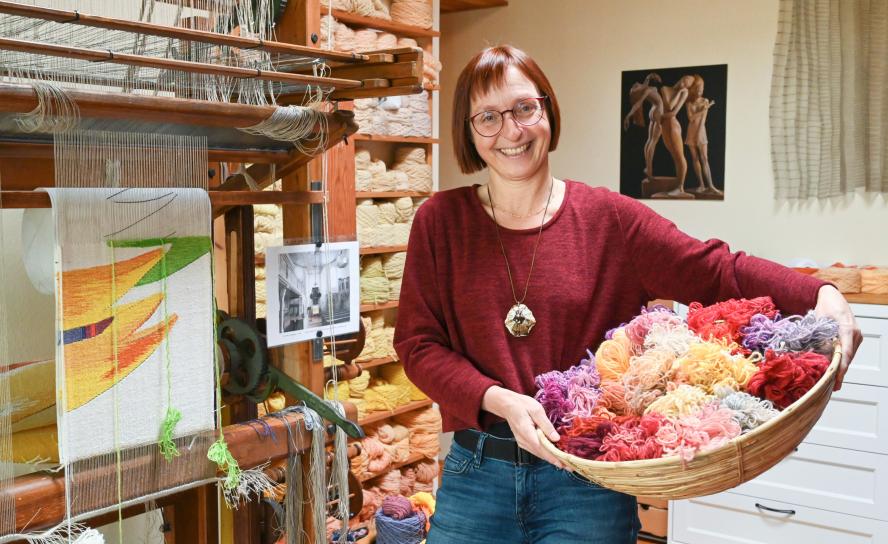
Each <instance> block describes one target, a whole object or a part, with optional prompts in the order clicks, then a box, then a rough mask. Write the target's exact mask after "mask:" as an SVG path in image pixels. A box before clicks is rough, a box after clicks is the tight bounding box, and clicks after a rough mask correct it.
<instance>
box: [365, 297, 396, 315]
mask: <svg viewBox="0 0 888 544" xmlns="http://www.w3.org/2000/svg"><path fill="white" fill-rule="evenodd" d="M397 307H398V301H397V300H391V301H389V302H383V303H382V304H361V312H362V313H363V312H374V311H376V310H391V309H392V308H397Z"/></svg>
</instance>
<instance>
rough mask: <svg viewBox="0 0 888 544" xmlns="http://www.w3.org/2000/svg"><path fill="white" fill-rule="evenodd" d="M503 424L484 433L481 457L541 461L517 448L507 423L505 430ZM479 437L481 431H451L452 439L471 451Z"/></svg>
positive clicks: (518, 463) (518, 462)
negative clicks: (489, 432) (488, 432)
mask: <svg viewBox="0 0 888 544" xmlns="http://www.w3.org/2000/svg"><path fill="white" fill-rule="evenodd" d="M503 425H504V424H503ZM503 425H495V426H494V428H491V433H492V434H487V435H486V437H485V439H484V448H483V450H482V452H481V455H482V457H489V458H492V459H499V460H501V461H508V462H510V463H515V464H516V465H532V464H533V463H536V462H537V461H541V459H540V458H539V457H537V456H536V455H534V454H532V453H530V452H529V451H527V450H524V449H521V448H519V447H518V443H517V442H515V439H514V438H512V432H511V430H509V428H508V425H505V430H503V429H502V426H503ZM480 438H481V433H480V432H478V431H475V430H463V431H456V432H455V433H453V441H454V442H456V443H457V444H459V445H460V446H462V447H464V448H465V449H467V450H469V451H471V452H474V451H475V450H476V449H477V447H478V440H480Z"/></svg>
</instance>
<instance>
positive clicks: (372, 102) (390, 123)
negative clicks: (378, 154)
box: [354, 91, 432, 137]
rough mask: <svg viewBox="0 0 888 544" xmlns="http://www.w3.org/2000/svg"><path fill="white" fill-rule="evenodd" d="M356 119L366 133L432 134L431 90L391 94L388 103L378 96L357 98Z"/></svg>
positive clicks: (395, 134)
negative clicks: (395, 95) (401, 94)
mask: <svg viewBox="0 0 888 544" xmlns="http://www.w3.org/2000/svg"><path fill="white" fill-rule="evenodd" d="M354 103H355V110H354V111H355V121H356V122H357V123H358V125H359V126H360V127H361V128H360V132H361V133H364V134H379V135H385V136H420V137H428V136H431V134H432V118H431V115H430V113H429V98H428V92H427V91H423V92H421V93H419V94H413V95H404V96H397V97H389V98H388V99H386V100H385V101H384V102H380V100H379V99H377V98H366V99H358V100H355V102H354Z"/></svg>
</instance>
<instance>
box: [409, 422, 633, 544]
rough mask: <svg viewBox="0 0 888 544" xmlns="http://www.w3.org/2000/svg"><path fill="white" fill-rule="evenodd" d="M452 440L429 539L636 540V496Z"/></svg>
mask: <svg viewBox="0 0 888 544" xmlns="http://www.w3.org/2000/svg"><path fill="white" fill-rule="evenodd" d="M494 439H495V438H493V437H491V436H490V435H487V434H485V433H482V434H481V439H480V440H479V441H478V447H477V448H476V450H475V451H469V450H467V449H466V448H463V447H462V446H460V445H459V444H457V443H455V442H454V443H453V445H452V446H451V449H450V453H449V454H448V455H447V458H446V459H445V461H444V467H443V476H442V478H441V487H440V488H439V489H438V497H437V505H436V508H435V514H434V515H433V516H432V519H431V525H432V528H431V531H430V532H429V536H428V540H427V544H519V543H521V544H635V542H636V537H637V535H638V529H639V527H640V523H639V521H638V510H637V505H636V501H635V497H632V496H630V495H624V494H622V493H617V492H616V491H611V490H609V489H606V488H603V487H601V486H599V485H596V484H594V483H592V482H590V481H588V480H586V479H584V478H582V477H581V476H579V475H577V474H574V473H570V472H567V471H565V470H560V469H557V468H555V466H554V465H552V464H550V463H548V462H546V461H537V462H535V463H533V464H527V465H516V464H514V463H512V462H509V461H502V460H499V459H491V458H486V459H483V458H482V456H481V453H480V452H481V451H482V448H483V445H484V441H485V440H494Z"/></svg>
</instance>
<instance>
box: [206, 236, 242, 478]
mask: <svg viewBox="0 0 888 544" xmlns="http://www.w3.org/2000/svg"><path fill="white" fill-rule="evenodd" d="M214 253H215V252H214V251H213V249H212V247H211V249H210V279H211V285H215V284H216V262H215V256H214ZM212 299H213V343H214V349H213V373H214V375H215V379H216V427H217V428H218V429H219V438H218V439H217V440H216V441H215V442H213V445H212V446H210V449H209V450H208V451H207V459H209V460H210V461H212V462H214V463H216V466H217V467H219V470H221V471H223V472H225V473H226V476H225V479H224V480H223V481H222V488H223V490H232V489H237V486H238V485H239V484H240V475H241V469H240V466H239V465H238V464H237V459H235V458H234V456H232V455H231V451H229V450H228V444H227V443H226V442H225V434H224V433H223V432H222V373H221V371H220V370H219V346H218V344H215V342H216V339H217V338H218V335H219V331H218V318H217V315H218V314H217V311H218V310H217V308H216V297H215V296H213V297H212Z"/></svg>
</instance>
